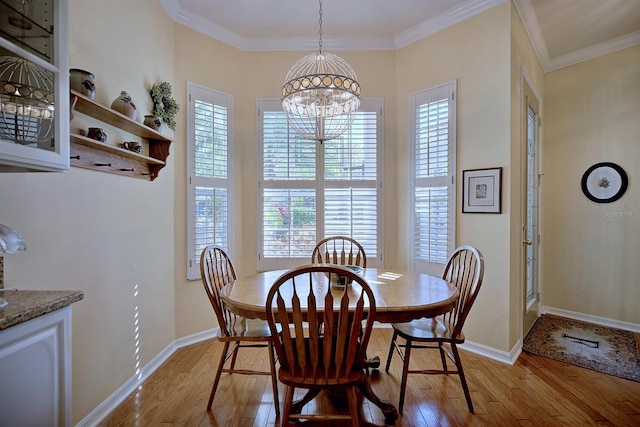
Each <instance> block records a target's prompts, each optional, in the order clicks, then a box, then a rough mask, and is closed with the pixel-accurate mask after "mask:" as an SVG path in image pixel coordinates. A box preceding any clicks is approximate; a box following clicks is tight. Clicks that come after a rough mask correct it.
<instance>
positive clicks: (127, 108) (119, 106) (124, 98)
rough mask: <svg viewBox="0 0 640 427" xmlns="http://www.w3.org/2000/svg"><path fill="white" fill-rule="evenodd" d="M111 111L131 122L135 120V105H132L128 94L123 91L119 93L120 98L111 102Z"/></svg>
mask: <svg viewBox="0 0 640 427" xmlns="http://www.w3.org/2000/svg"><path fill="white" fill-rule="evenodd" d="M111 109H112V110H115V111H117V112H118V113H121V114H123V115H125V116H127V117H129V118H130V119H131V120H135V119H136V116H137V110H136V104H134V103H133V101H132V100H131V97H130V96H129V94H128V93H127V92H125V91H124V90H123V91H122V92H120V96H118V97H117V98H116V99H114V100H113V102H112V103H111Z"/></svg>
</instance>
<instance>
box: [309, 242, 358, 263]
mask: <svg viewBox="0 0 640 427" xmlns="http://www.w3.org/2000/svg"><path fill="white" fill-rule="evenodd" d="M311 263H312V264H338V265H357V266H359V267H362V268H367V255H366V253H365V252H364V248H363V247H362V245H361V244H360V243H358V241H357V240H355V239H352V238H351V237H347V236H331V237H327V238H326V239H322V240H321V241H319V242H318V244H317V245H316V247H315V248H314V249H313V252H312V253H311Z"/></svg>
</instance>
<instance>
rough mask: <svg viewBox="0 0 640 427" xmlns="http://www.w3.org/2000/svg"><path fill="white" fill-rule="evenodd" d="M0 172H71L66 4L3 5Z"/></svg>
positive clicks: (5, 1)
mask: <svg viewBox="0 0 640 427" xmlns="http://www.w3.org/2000/svg"><path fill="white" fill-rule="evenodd" d="M0 16H2V19H0V172H22V171H65V170H68V169H69V163H70V162H69V63H68V34H67V31H68V19H69V18H68V3H67V0H53V1H13V0H0Z"/></svg>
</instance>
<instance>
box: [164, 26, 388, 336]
mask: <svg viewBox="0 0 640 427" xmlns="http://www.w3.org/2000/svg"><path fill="white" fill-rule="evenodd" d="M176 46H177V48H176V75H177V76H179V77H178V78H177V80H176V86H178V87H186V83H187V82H192V83H196V84H198V85H202V86H205V87H209V88H211V89H214V90H218V91H221V92H226V93H229V94H232V95H233V97H234V114H235V116H234V120H235V126H234V130H233V131H234V147H233V149H234V176H233V179H234V188H235V198H236V199H235V203H234V210H235V215H234V218H237V221H235V222H234V223H233V233H234V239H233V244H234V248H233V256H234V262H235V265H236V268H237V270H238V275H239V276H241V277H242V276H246V275H249V274H253V273H255V272H256V266H257V262H258V261H257V257H256V248H257V240H256V238H257V231H256V227H257V218H256V215H255V213H256V211H257V206H256V202H257V177H256V171H257V164H256V159H257V145H256V142H257V129H256V125H257V120H256V99H259V98H275V99H277V98H279V96H280V88H281V86H282V81H283V79H284V76H285V74H286V73H287V70H288V69H289V67H290V66H291V65H292V64H293V63H294V62H295V61H296V60H298V59H299V58H300V57H301V56H302V55H304V54H306V53H308V52H241V51H238V50H236V49H233V48H230V47H228V46H227V45H224V44H222V43H219V42H217V41H215V40H211V39H210V38H208V37H206V36H204V35H202V34H200V33H198V32H196V31H193V30H191V29H189V28H186V27H183V26H177V30H176ZM338 54H339V55H340V56H342V57H343V58H345V59H346V60H347V61H348V62H349V63H350V64H351V65H352V66H353V67H354V69H356V70H357V75H358V79H359V82H360V84H361V86H362V87H363V92H364V93H365V95H364V96H365V97H371V98H384V100H385V105H384V108H385V110H386V111H391V112H393V111H394V110H395V108H396V107H395V97H394V95H395V86H394V84H395V77H394V73H395V61H394V59H395V53H394V52H389V51H385V52H375V51H369V52H338ZM182 96H184V95H182ZM395 131H396V128H395V124H394V122H393V121H389V120H388V119H386V120H385V144H386V147H385V154H386V156H385V171H384V173H385V178H386V179H385V186H386V188H387V192H388V194H391V196H390V197H392V196H393V193H394V188H395V186H396V181H395V167H394V162H393V160H394V159H395V141H394V135H395ZM182 132H183V134H182V135H181V136H180V138H185V139H186V134H184V132H185V129H183V130H182ZM185 159H186V147H185V145H184V144H181V145H180V146H178V147H177V148H176V164H177V165H179V166H176V171H177V172H176V200H178V201H180V202H178V203H176V210H175V212H176V218H175V219H176V222H175V223H176V316H177V317H176V328H177V334H178V336H184V335H188V334H193V333H196V332H200V331H202V330H203V329H206V328H211V327H213V326H214V321H213V316H212V312H211V307H210V306H209V307H207V304H208V303H207V302H206V301H205V299H204V298H203V296H204V291H203V289H202V284H201V282H200V281H191V282H190V281H187V279H186V277H187V273H186V261H183V260H185V259H186V256H187V255H186V235H185V230H186V180H185V173H186V166H184V165H185V164H186V160H185ZM392 200H393V199H392ZM385 206H392V207H393V206H395V205H394V204H393V203H391V204H389V202H388V201H387V203H386V204H385ZM385 217H386V218H385V223H387V224H393V226H392V227H389V228H387V227H385V235H386V239H388V240H389V242H386V244H387V245H388V248H387V250H388V251H390V253H392V254H393V253H394V250H393V249H394V248H393V245H394V244H395V240H394V239H393V237H394V232H395V224H396V223H397V219H396V216H395V209H387V210H386V211H385ZM393 258H394V257H393V255H392V259H393ZM194 308H197V309H194Z"/></svg>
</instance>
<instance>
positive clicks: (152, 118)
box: [143, 114, 162, 132]
mask: <svg viewBox="0 0 640 427" xmlns="http://www.w3.org/2000/svg"><path fill="white" fill-rule="evenodd" d="M143 123H144V125H145V126H149V127H150V128H151V129H154V130H157V131H158V132H160V131H161V130H162V122H161V121H160V118H159V117H158V116H156V115H154V114H148V115H146V116H144V122H143Z"/></svg>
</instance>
